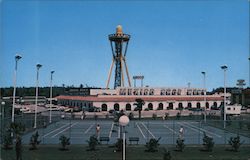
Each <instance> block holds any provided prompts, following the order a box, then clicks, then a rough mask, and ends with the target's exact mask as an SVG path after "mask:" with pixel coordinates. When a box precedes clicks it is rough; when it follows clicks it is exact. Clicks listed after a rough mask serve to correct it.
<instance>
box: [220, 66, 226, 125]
mask: <svg viewBox="0 0 250 160" xmlns="http://www.w3.org/2000/svg"><path fill="white" fill-rule="evenodd" d="M221 69H223V70H224V126H223V127H224V129H225V128H226V120H227V117H226V71H227V66H226V65H224V66H221Z"/></svg>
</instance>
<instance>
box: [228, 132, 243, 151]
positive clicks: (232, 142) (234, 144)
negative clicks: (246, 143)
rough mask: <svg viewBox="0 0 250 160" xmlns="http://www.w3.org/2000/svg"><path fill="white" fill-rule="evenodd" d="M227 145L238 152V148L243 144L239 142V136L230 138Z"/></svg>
mask: <svg viewBox="0 0 250 160" xmlns="http://www.w3.org/2000/svg"><path fill="white" fill-rule="evenodd" d="M228 143H229V144H230V145H231V146H232V148H233V151H235V152H238V151H239V148H240V146H241V145H242V144H243V142H241V141H240V136H239V135H237V136H236V137H230V140H229V141H228Z"/></svg>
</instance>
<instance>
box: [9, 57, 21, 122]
mask: <svg viewBox="0 0 250 160" xmlns="http://www.w3.org/2000/svg"><path fill="white" fill-rule="evenodd" d="M21 58H22V56H20V55H18V54H16V56H15V70H14V90H13V101H12V114H11V122H12V123H14V121H15V100H16V78H17V62H18V61H19V60H20V59H21Z"/></svg>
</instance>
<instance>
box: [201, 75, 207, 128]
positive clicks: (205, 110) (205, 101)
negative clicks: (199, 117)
mask: <svg viewBox="0 0 250 160" xmlns="http://www.w3.org/2000/svg"><path fill="white" fill-rule="evenodd" d="M201 74H203V87H204V90H205V91H204V106H205V107H204V122H205V123H206V122H207V105H206V103H207V99H206V98H207V97H206V96H207V89H206V72H201Z"/></svg>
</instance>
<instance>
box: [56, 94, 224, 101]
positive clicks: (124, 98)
mask: <svg viewBox="0 0 250 160" xmlns="http://www.w3.org/2000/svg"><path fill="white" fill-rule="evenodd" d="M56 98H57V99H58V100H78V101H92V102H135V99H137V98H141V99H143V100H144V101H203V100H204V96H100V97H99V96H58V97H56ZM206 100H207V101H222V100H223V97H220V96H209V95H208V96H207V97H206Z"/></svg>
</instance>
